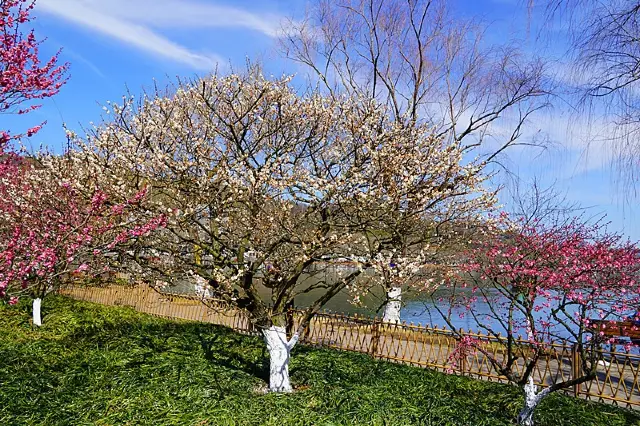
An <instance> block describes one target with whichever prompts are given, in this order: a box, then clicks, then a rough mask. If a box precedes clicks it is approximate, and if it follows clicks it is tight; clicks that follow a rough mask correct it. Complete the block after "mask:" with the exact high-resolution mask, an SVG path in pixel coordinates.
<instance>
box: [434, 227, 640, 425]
mask: <svg viewBox="0 0 640 426" xmlns="http://www.w3.org/2000/svg"><path fill="white" fill-rule="evenodd" d="M500 223H502V224H503V225H505V226H503V227H500V228H501V229H500V230H499V232H498V233H497V236H496V237H495V238H490V239H487V240H486V241H484V242H481V243H479V244H477V246H476V247H475V248H474V249H472V250H471V251H470V252H468V253H466V256H465V261H464V262H463V264H462V265H461V267H460V270H459V272H457V273H456V274H455V275H454V276H452V277H450V279H449V280H448V281H447V289H448V290H449V291H448V292H447V293H448V295H447V298H448V302H449V303H448V304H445V305H444V306H448V309H443V308H441V307H436V309H437V310H438V312H439V313H440V315H442V317H443V318H444V319H445V321H446V322H447V323H448V324H449V326H450V327H451V328H452V329H453V330H454V333H455V334H457V335H458V338H459V339H460V340H459V341H460V346H459V347H458V348H457V349H456V350H455V351H454V353H453V357H452V358H453V359H452V362H453V363H454V364H455V363H456V362H457V361H459V360H461V359H462V358H465V357H466V356H467V355H469V354H470V353H471V352H473V353H474V354H475V355H477V356H478V357H480V358H483V359H485V360H486V361H487V363H488V364H490V365H491V366H492V368H493V369H494V370H495V371H496V372H497V373H498V374H499V375H501V376H503V377H505V378H506V379H507V380H509V381H510V382H512V383H515V384H517V385H519V386H521V387H522V389H523V392H524V395H525V407H524V408H523V410H522V411H521V413H520V415H519V417H518V421H519V423H520V424H523V425H532V424H533V411H534V409H535V407H536V406H537V405H538V404H539V403H540V401H541V400H542V399H543V398H544V397H545V396H547V395H548V394H550V393H551V392H554V391H557V390H561V389H566V388H569V387H572V386H576V385H579V384H581V383H584V382H587V381H589V380H592V379H593V378H595V377H596V374H597V372H598V366H601V365H602V364H603V363H602V360H601V353H602V352H601V350H600V347H601V345H602V344H603V343H606V342H611V340H608V339H607V338H605V337H604V335H603V333H601V332H597V331H594V329H595V327H594V325H593V322H592V320H593V319H597V320H605V321H608V320H611V321H613V320H620V319H623V318H626V317H627V316H629V315H633V314H634V313H635V312H636V311H637V309H638V307H639V306H640V282H639V278H638V277H639V275H638V272H639V269H640V267H639V266H640V263H639V259H640V251H639V250H638V248H637V247H636V245H634V244H631V243H630V242H625V241H623V239H622V237H621V236H619V235H616V234H611V233H608V232H607V231H606V230H605V229H604V227H602V226H600V225H598V224H596V225H587V224H585V223H583V222H581V221H580V220H578V219H572V220H568V221H564V222H558V223H554V224H543V223H542V222H541V221H539V220H538V221H536V220H534V221H524V220H522V221H518V222H517V223H516V224H515V225H514V224H513V222H511V221H510V220H509V217H508V216H507V215H503V216H502V217H501V220H500ZM439 302H440V306H442V302H443V300H439ZM436 306H437V304H436ZM454 316H462V317H467V318H469V319H470V320H471V322H472V323H473V324H475V326H476V328H477V329H478V330H480V331H482V332H484V333H485V334H487V335H488V336H489V338H488V339H481V338H474V339H470V338H468V336H467V337H466V338H465V336H464V335H463V334H462V333H460V331H456V330H455V327H454V326H453V318H454ZM489 341H491V343H489ZM559 341H565V342H566V341H569V342H572V343H573V344H574V345H575V346H574V349H575V350H577V351H578V354H579V355H580V360H581V361H580V365H579V368H578V371H579V374H578V375H577V376H576V375H575V374H574V375H573V376H571V377H570V378H567V379H565V378H563V377H557V378H556V379H555V380H556V382H554V383H552V384H550V385H549V386H548V387H546V388H544V389H543V390H541V391H539V392H538V390H537V387H536V385H535V384H534V381H533V374H534V370H535V369H536V367H538V368H542V369H544V368H545V367H544V366H543V365H542V364H541V363H544V362H546V363H549V362H550V361H549V358H548V357H547V355H548V354H549V353H550V351H553V350H554V349H553V347H552V343H553V342H559ZM547 367H549V366H548V365H547ZM558 368H562V367H561V366H558Z"/></svg>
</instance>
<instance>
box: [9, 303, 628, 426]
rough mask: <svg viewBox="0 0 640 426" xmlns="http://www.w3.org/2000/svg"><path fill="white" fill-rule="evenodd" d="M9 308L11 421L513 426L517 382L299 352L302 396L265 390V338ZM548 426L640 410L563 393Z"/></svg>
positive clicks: (84, 312) (546, 409)
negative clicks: (36, 321)
mask: <svg viewBox="0 0 640 426" xmlns="http://www.w3.org/2000/svg"><path fill="white" fill-rule="evenodd" d="M43 313H44V319H43V320H44V326H43V327H41V328H40V329H33V328H32V326H31V324H30V316H29V306H28V301H24V302H23V303H21V304H19V305H18V306H16V307H8V306H6V305H3V306H0V425H74V426H75V425H94V424H95V425H250V424H255V425H262V424H266V425H354V424H363V425H365V424H366V425H416V424H420V425H473V426H480V425H511V424H513V419H514V418H515V416H516V414H517V412H518V409H519V407H520V404H521V401H522V398H521V396H520V394H519V392H518V390H517V389H516V388H514V387H511V386H505V385H498V384H492V383H487V382H481V381H476V380H471V379H468V378H464V377H456V376H448V375H445V374H441V373H437V372H433V371H429V370H423V369H419V368H412V367H407V366H401V365H395V364H391V363H387V362H383V361H374V360H372V359H370V358H368V357H367V356H364V355H358V354H350V353H345V352H338V351H332V350H319V349H311V348H306V347H300V346H299V347H297V348H296V349H294V353H293V359H292V361H291V373H292V381H293V383H294V385H295V386H297V390H296V392H294V393H293V394H291V395H277V394H261V393H259V392H256V389H259V388H264V379H265V377H266V373H267V369H268V364H267V360H266V356H265V353H264V349H263V348H264V345H263V343H262V341H261V340H260V339H258V338H254V337H247V336H242V335H239V334H236V333H234V332H232V331H230V330H228V329H225V328H222V327H216V326H212V325H208V324H197V323H188V322H176V321H169V320H164V319H158V318H154V317H150V316H147V315H144V314H140V313H136V312H134V311H133V310H131V309H129V308H113V307H102V306H99V305H95V304H91V303H85V302H77V301H72V300H70V299H66V298H63V297H50V298H47V299H46V300H45V301H44V303H43ZM536 420H537V422H538V423H537V424H539V425H580V426H583V425H607V426H614V425H629V424H638V425H640V420H639V417H638V416H637V415H636V413H634V412H631V411H626V410H620V409H616V408H614V407H612V406H608V405H600V404H593V403H586V402H584V401H578V400H574V399H572V398H569V397H565V396H561V395H556V396H553V397H550V398H548V400H546V401H545V402H544V403H543V404H542V406H541V407H540V409H539V411H538V413H537V415H536Z"/></svg>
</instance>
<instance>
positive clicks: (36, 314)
mask: <svg viewBox="0 0 640 426" xmlns="http://www.w3.org/2000/svg"><path fill="white" fill-rule="evenodd" d="M41 305H42V299H40V298H39V297H38V298H37V299H33V325H37V326H38V327H40V326H41V325H42V318H41V316H40V306H41Z"/></svg>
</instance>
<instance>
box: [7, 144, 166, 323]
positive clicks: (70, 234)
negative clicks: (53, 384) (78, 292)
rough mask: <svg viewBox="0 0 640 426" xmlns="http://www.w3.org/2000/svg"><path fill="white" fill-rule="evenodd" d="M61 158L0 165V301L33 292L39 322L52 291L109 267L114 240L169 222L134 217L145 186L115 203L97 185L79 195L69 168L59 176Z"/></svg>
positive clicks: (14, 160)
mask: <svg viewBox="0 0 640 426" xmlns="http://www.w3.org/2000/svg"><path fill="white" fill-rule="evenodd" d="M40 160H44V161H43V162H40ZM63 162H64V160H63V159H60V158H56V157H43V158H41V159H38V160H36V159H25V158H23V157H20V156H17V155H15V154H7V155H5V157H4V159H3V160H2V161H1V162H0V298H5V299H8V300H9V302H10V303H15V302H16V301H17V297H18V296H19V295H20V294H25V293H27V294H30V295H31V296H32V297H33V298H34V324H36V325H40V323H41V320H40V313H39V307H40V303H41V298H42V297H44V296H45V295H46V294H47V293H48V292H50V291H53V290H55V289H57V288H58V287H59V286H60V285H61V284H62V283H63V282H64V280H65V279H67V278H69V277H70V275H72V274H74V273H84V274H99V273H101V272H105V271H106V270H107V262H106V257H105V255H108V254H110V253H112V249H113V248H114V247H115V245H117V244H123V243H125V242H127V241H130V240H133V239H135V238H138V237H141V236H143V235H146V234H148V233H149V232H150V231H152V230H154V229H156V228H158V227H159V226H163V225H164V216H156V217H151V218H148V219H142V220H140V218H138V220H137V221H135V222H134V221H133V220H131V219H129V216H128V215H129V214H130V212H131V209H132V208H134V207H135V208H138V209H139V207H140V203H141V202H143V200H144V197H145V195H146V191H144V190H142V191H140V192H138V193H137V194H135V195H134V196H133V197H131V198H130V199H129V200H127V201H125V202H121V203H117V204H114V203H111V202H110V200H109V199H108V197H107V195H106V194H105V192H103V191H102V190H100V189H99V188H93V189H88V190H86V191H84V192H83V193H80V192H79V191H78V190H77V189H75V188H74V185H73V183H74V180H73V176H72V175H71V174H70V173H69V174H68V175H67V176H61V175H60V172H62V171H65V169H64V168H63V165H62V163H63ZM88 188H91V187H90V186H88Z"/></svg>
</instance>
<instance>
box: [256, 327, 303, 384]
mask: <svg viewBox="0 0 640 426" xmlns="http://www.w3.org/2000/svg"><path fill="white" fill-rule="evenodd" d="M262 334H263V336H264V340H265V342H266V343H267V349H268V350H269V363H270V368H269V390H270V391H271V392H291V391H292V388H291V382H290V381H289V358H290V355H291V349H293V346H294V345H295V344H296V342H297V340H298V339H297V335H295V336H294V337H292V338H291V341H287V332H286V329H285V327H278V326H275V325H274V326H271V327H269V328H267V329H265V330H263V331H262Z"/></svg>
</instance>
